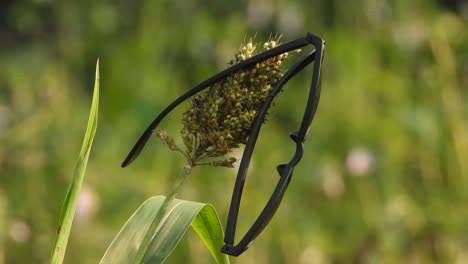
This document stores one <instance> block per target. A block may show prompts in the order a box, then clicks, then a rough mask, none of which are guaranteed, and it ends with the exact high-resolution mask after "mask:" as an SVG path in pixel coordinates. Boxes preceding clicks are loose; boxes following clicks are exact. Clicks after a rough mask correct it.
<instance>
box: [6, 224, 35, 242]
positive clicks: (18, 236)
mask: <svg viewBox="0 0 468 264" xmlns="http://www.w3.org/2000/svg"><path fill="white" fill-rule="evenodd" d="M10 237H11V239H13V240H14V241H16V242H26V241H28V240H29V238H30V237H31V228H30V227H29V225H28V224H26V223H25V222H24V221H21V220H17V221H14V222H13V223H12V224H11V226H10Z"/></svg>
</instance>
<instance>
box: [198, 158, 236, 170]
mask: <svg viewBox="0 0 468 264" xmlns="http://www.w3.org/2000/svg"><path fill="white" fill-rule="evenodd" d="M236 161H237V159H236V158H234V157H229V158H227V159H224V160H216V161H212V162H209V163H206V164H204V165H209V166H213V167H226V168H234V163H235V162H236Z"/></svg>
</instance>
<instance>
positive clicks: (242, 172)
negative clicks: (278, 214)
mask: <svg viewBox="0 0 468 264" xmlns="http://www.w3.org/2000/svg"><path fill="white" fill-rule="evenodd" d="M315 54H316V50H314V51H312V52H310V53H309V54H307V55H306V56H304V57H303V58H302V59H301V60H300V61H298V62H297V63H296V64H294V65H293V67H292V68H291V69H290V70H289V71H288V72H287V73H286V74H285V75H284V76H283V78H282V79H281V80H280V81H279V82H278V83H277V84H276V85H275V87H274V89H273V90H272V91H271V92H270V95H269V96H268V97H267V100H266V101H265V102H264V103H263V105H262V109H261V110H260V112H259V113H258V115H257V117H256V119H255V121H254V124H253V126H252V129H251V133H250V135H249V139H248V141H247V144H246V147H245V150H244V154H243V156H242V160H241V163H240V166H239V171H238V176H237V180H236V184H235V186H234V192H233V196H232V200H231V206H230V210H229V217H228V222H227V225H226V233H225V239H224V242H225V244H226V245H225V246H224V247H223V252H224V253H227V254H231V251H232V250H230V249H229V248H230V247H231V248H232V247H233V246H232V245H233V243H234V234H235V231H236V226H237V218H238V213H239V206H240V199H241V196H242V191H243V187H244V182H245V178H246V174H247V170H248V167H249V164H250V160H251V157H252V154H253V149H254V147H255V143H256V140H257V138H258V135H259V132H260V128H261V126H262V124H263V121H264V119H265V116H266V113H267V110H268V108H269V106H270V105H271V103H272V101H273V99H274V98H275V97H276V95H277V94H278V93H279V92H280V91H281V88H282V87H283V85H284V84H286V83H287V82H288V81H289V80H290V79H291V78H292V77H293V76H294V75H296V74H297V73H298V72H300V71H301V70H302V69H304V68H305V67H306V66H307V65H309V64H310V63H312V62H313V61H314V60H315V59H316V57H315ZM301 145H302V143H301ZM298 150H299V149H298ZM299 151H300V152H301V154H302V147H301V148H300V150H299ZM296 156H297V151H296V155H295V158H296ZM299 159H300V157H299ZM297 162H298V160H297ZM297 162H295V163H297ZM293 165H295V164H293ZM279 186H280V184H278V186H277V188H276V189H277V190H278V187H279ZM276 193H277V191H275V193H274V194H273V195H272V198H273V197H274V196H275V195H276ZM272 198H270V200H269V202H268V204H267V205H266V206H265V208H264V209H263V211H262V213H261V214H260V216H259V217H258V218H257V220H256V222H255V224H254V225H253V226H252V227H251V229H250V230H249V231H248V233H247V234H246V236H245V237H244V238H243V239H242V240H241V243H239V244H238V245H237V246H235V247H234V248H237V249H235V250H234V251H237V252H239V250H241V251H240V252H239V254H240V253H242V252H243V251H245V250H246V249H247V246H248V242H249V240H250V239H254V238H255V237H256V236H257V235H258V233H259V230H258V229H259V228H260V227H261V226H262V223H263V222H265V220H266V219H267V216H268V213H269V212H270V211H271V208H272V203H273V199H272ZM262 229H263V227H262ZM260 231H261V230H260ZM232 253H234V252H232Z"/></svg>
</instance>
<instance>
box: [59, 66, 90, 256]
mask: <svg viewBox="0 0 468 264" xmlns="http://www.w3.org/2000/svg"><path fill="white" fill-rule="evenodd" d="M98 106H99V60H98V61H97V63H96V78H95V82H94V94H93V100H92V102H91V111H90V113H89V119H88V126H87V128H86V133H85V136H84V140H83V144H82V146H81V151H80V155H79V157H78V162H77V164H76V166H75V170H74V171H73V177H72V182H71V184H70V186H69V188H68V191H67V194H66V196H65V202H64V204H63V207H62V211H61V213H60V219H59V225H58V228H57V237H56V238H55V243H54V250H53V252H52V257H51V261H50V263H54V264H59V263H62V262H63V258H64V256H65V250H66V248H67V243H68V237H69V236H70V230H71V226H72V223H73V217H74V216H75V209H76V205H77V203H78V197H79V194H80V189H81V184H82V183H83V178H84V174H85V171H86V165H87V164H88V158H89V153H90V151H91V146H92V144H93V139H94V135H95V133H96V128H97V119H98Z"/></svg>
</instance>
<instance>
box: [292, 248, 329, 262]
mask: <svg viewBox="0 0 468 264" xmlns="http://www.w3.org/2000/svg"><path fill="white" fill-rule="evenodd" d="M299 263H301V264H326V263H329V261H328V260H327V259H326V257H325V255H324V254H323V252H322V250H320V248H318V247H316V246H309V247H307V248H305V249H304V251H303V252H302V254H301V257H300V260H299Z"/></svg>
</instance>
